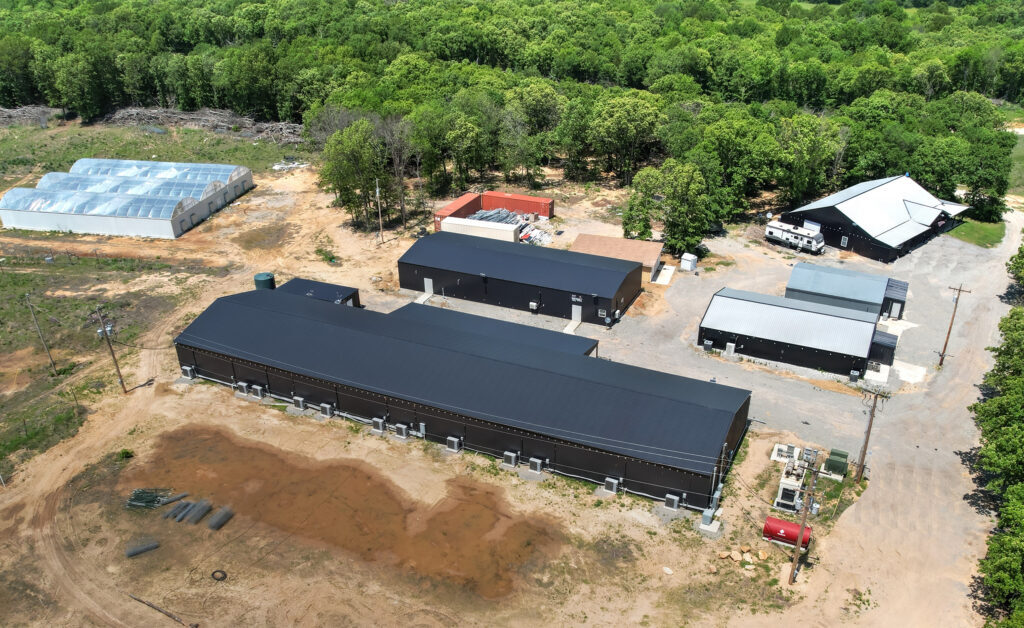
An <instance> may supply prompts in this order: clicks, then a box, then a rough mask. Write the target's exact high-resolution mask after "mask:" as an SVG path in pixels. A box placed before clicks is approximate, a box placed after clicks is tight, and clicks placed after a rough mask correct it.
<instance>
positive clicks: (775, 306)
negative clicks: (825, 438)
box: [698, 288, 896, 374]
mask: <svg viewBox="0 0 1024 628" xmlns="http://www.w3.org/2000/svg"><path fill="white" fill-rule="evenodd" d="M877 322H878V315H877V314H872V313H871V312H863V311H858V310H852V309H849V308H842V307H835V306H832V305H823V304H820V303H812V302H809V301H800V300H797V299H786V298H783V297H775V296H769V295H764V294H757V293H754V292H747V291H745V290H732V289H730V288H723V289H721V290H719V291H718V292H717V293H715V296H713V297H712V298H711V303H710V304H709V305H708V309H707V310H706V311H705V312H704V318H703V319H702V320H701V322H700V332H699V334H698V342H699V343H700V344H701V345H704V346H705V347H713V348H715V349H727V347H728V345H729V344H730V343H731V344H733V345H735V351H736V353H742V354H745V355H749V356H752V357H756V358H761V359H764V360H774V361H777V362H786V363H788V364H795V365H797V366H805V367H809V368H816V369H821V370H823V371H829V372H832V373H842V374H848V373H850V372H851V371H857V372H859V373H862V374H863V373H864V372H865V370H866V369H867V368H868V362H877V363H879V364H888V365H891V364H892V361H893V357H894V355H895V351H896V336H893V335H892V334H888V333H886V332H883V331H879V330H878V329H876V327H875V324H876V323H877Z"/></svg>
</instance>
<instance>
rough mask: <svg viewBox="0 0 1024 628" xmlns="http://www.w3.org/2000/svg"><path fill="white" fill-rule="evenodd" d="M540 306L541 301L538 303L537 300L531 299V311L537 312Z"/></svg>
mask: <svg viewBox="0 0 1024 628" xmlns="http://www.w3.org/2000/svg"><path fill="white" fill-rule="evenodd" d="M539 308H540V303H537V302H536V301H530V311H531V312H536V311H537V310H538V309H539Z"/></svg>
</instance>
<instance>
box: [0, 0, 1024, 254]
mask: <svg viewBox="0 0 1024 628" xmlns="http://www.w3.org/2000/svg"><path fill="white" fill-rule="evenodd" d="M905 4H906V6H902V5H901V4H900V3H898V2H895V1H893V0H850V1H847V2H843V3H841V4H839V5H837V6H833V5H831V4H816V5H814V6H810V7H808V6H806V5H803V4H798V3H793V2H787V1H785V0H757V2H756V3H754V4H751V3H749V2H741V1H740V0H682V1H673V2H660V3H646V2H639V1H638V0H601V1H600V2H596V3H590V4H585V3H577V2H571V1H569V0H535V1H534V2H530V3H521V2H513V1H512V0H496V1H495V2H489V3H479V2H474V1H473V0H445V1H443V2H435V1H433V0H409V1H407V2H401V3H394V2H390V1H386V0H364V1H361V2H340V3H329V2H326V1H325V0H268V1H267V2H262V3H253V2H241V1H240V0H214V1H211V2H204V3H202V5H201V6H200V5H197V4H196V3H194V2H188V1H186V0H146V1H145V2H143V1H142V0H128V1H126V2H119V3H116V6H112V5H111V3H109V2H105V1H102V0H64V1H63V2H61V3H58V4H52V5H51V4H39V3H35V2H29V1H28V0H15V1H14V2H13V3H9V6H10V7H11V8H8V9H5V10H3V11H0V28H2V30H0V33H3V35H2V36H0V106H16V105H22V104H30V103H46V104H50V105H52V106H56V107H63V108H66V109H67V110H69V111H73V112H74V113H77V114H78V115H80V116H82V117H83V118H84V119H86V120H90V119H94V118H97V117H99V116H102V115H103V114H104V113H106V112H108V111H111V110H112V109H114V108H117V107H121V106H126V105H161V106H169V107H177V108H180V109H184V110H192V109H197V108H200V107H221V108H228V109H232V110H234V111H236V112H238V113H241V114H246V115H252V116H255V117H257V118H261V119H269V120H292V121H300V120H301V121H302V122H303V123H304V125H305V128H306V130H307V133H308V134H309V136H310V138H311V140H312V141H313V142H314V143H315V144H316V145H317V146H320V147H323V148H324V149H325V150H327V155H326V157H327V160H326V162H325V163H326V164H327V166H328V168H327V172H326V176H325V177H324V183H325V185H327V186H328V187H329V188H330V189H332V190H334V191H335V193H336V194H337V195H338V199H339V202H340V203H342V204H344V205H345V206H346V207H347V208H349V210H350V211H352V212H353V215H354V217H356V218H359V217H361V220H360V222H365V221H366V217H367V215H368V214H369V213H370V212H369V210H370V207H369V205H368V204H367V203H368V198H369V197H368V196H367V194H368V190H366V189H365V188H366V185H367V183H368V182H369V181H371V180H372V181H373V182H374V186H373V188H371V189H370V190H369V191H372V192H373V193H374V196H375V195H376V188H377V184H378V183H379V184H380V186H381V190H382V192H381V194H382V205H383V207H384V209H385V210H386V211H387V212H388V213H389V214H392V213H393V214H394V215H395V216H398V215H400V214H402V215H404V213H405V211H406V209H407V204H408V199H407V194H408V192H407V190H406V186H405V185H404V179H405V178H406V177H409V176H413V177H416V179H417V181H423V182H424V183H425V189H424V190H423V192H424V193H425V194H432V195H440V194H445V193H449V192H452V191H459V190H463V189H466V187H467V186H468V185H470V184H471V183H473V182H479V181H482V180H487V179H488V177H489V176H490V173H493V172H496V171H497V172H499V173H500V174H502V175H503V176H504V177H505V178H506V179H507V180H509V181H518V182H521V183H523V184H525V185H533V184H534V183H535V182H536V181H537V180H538V179H540V176H539V175H540V168H541V167H543V166H547V165H555V166H558V167H561V168H562V169H563V171H564V173H565V176H566V178H567V179H570V180H577V181H585V180H590V179H596V178H599V177H607V176H612V177H615V178H617V179H619V180H620V181H621V182H622V183H623V184H627V185H628V184H631V183H632V182H633V178H634V176H635V175H636V174H637V172H638V171H640V170H641V169H642V168H644V167H645V166H652V167H657V168H656V169H658V170H659V172H660V170H661V169H665V170H666V173H665V174H664V176H660V182H659V181H656V180H655V179H659V177H655V176H654V175H653V174H651V173H648V175H649V176H648V175H645V176H644V177H641V183H642V184H643V187H644V189H646V190H647V192H649V193H650V194H654V195H655V196H657V197H658V198H661V197H662V196H664V195H663V193H662V192H663V190H662V189H661V187H662V186H663V184H667V183H666V182H667V181H670V180H673V178H674V176H675V175H678V174H681V173H684V172H685V173H687V178H686V180H687V181H688V182H689V185H690V187H693V188H694V191H695V193H696V191H697V190H698V189H699V190H700V193H699V194H696V196H686V197H685V201H686V202H683V201H682V200H677V201H675V202H674V205H673V207H675V208H676V210H674V212H669V213H674V214H678V212H679V211H682V210H681V209H679V208H689V207H696V208H698V210H696V211H697V213H698V214H699V215H696V216H688V217H684V216H682V215H677V216H676V218H674V219H673V220H676V219H678V220H676V224H680V225H682V224H687V225H691V226H696V225H700V224H705V223H707V224H711V223H714V222H717V221H728V220H732V219H735V217H736V216H737V215H738V214H740V213H742V212H744V211H746V210H747V208H748V199H750V198H752V197H755V196H757V195H759V194H761V193H762V192H763V191H765V190H768V191H773V192H775V191H777V192H778V194H779V198H780V199H781V200H782V201H783V202H784V203H786V204H789V205H796V204H799V203H801V202H803V201H806V200H807V199H810V198H813V197H815V196H818V195H821V194H822V193H824V192H830V191H832V190H834V189H837V188H838V187H842V186H845V185H849V184H851V183H856V182H858V181H861V180H864V179H869V178H875V177H883V176H889V175H892V174H895V173H903V172H907V171H909V172H910V174H911V176H913V177H914V178H915V179H917V180H919V181H921V182H922V183H923V184H924V185H925V187H927V188H928V189H929V190H931V191H932V192H934V193H936V194H937V195H939V196H943V197H946V198H949V197H952V196H953V193H954V191H955V190H956V189H957V188H959V187H963V188H965V189H966V190H967V199H968V202H970V203H971V204H972V205H974V206H975V208H976V215H978V216H981V217H986V218H989V219H993V218H996V217H998V215H999V214H1000V212H1001V211H1002V209H1003V207H1002V202H1001V197H1002V195H1003V194H1004V193H1005V190H1006V185H1007V176H1008V172H1009V167H1010V157H1009V153H1010V150H1011V148H1012V145H1013V137H1012V136H1011V135H1010V134H1008V133H1004V132H1002V131H1001V130H1000V129H1001V126H1002V121H1001V119H1000V116H999V113H998V111H997V109H996V108H995V107H994V106H993V105H992V104H991V102H990V99H992V98H1003V99H1006V100H1010V101H1016V102H1019V101H1021V100H1022V98H1024V42H1022V41H1021V38H1020V37H1019V34H1020V33H1021V31H1022V28H1024V10H1022V9H1021V6H1020V4H1019V2H1014V1H1012V0H984V1H982V2H976V3H962V2H961V3H954V4H965V6H959V7H953V6H950V5H949V4H946V3H944V2H933V3H931V4H929V5H928V6H919V5H920V2H918V1H917V0H914V1H908V2H906V3H905ZM360 120H363V121H365V123H364V122H360V123H359V124H358V128H354V129H353V130H351V131H350V130H349V126H350V125H353V124H356V123H357V122H359V121H360ZM334 133H339V134H340V135H339V136H338V137H337V138H334V139H333V140H332V136H333V135H334ZM346 134H347V135H346ZM360 140H367V141H370V144H369V145H367V146H362V145H359V146H358V148H359V150H355V149H356V148H357V146H356V145H357V144H358V143H359V142H360ZM350 153H354V154H350ZM338 159H341V161H340V162H339V161H338ZM668 160H673V162H672V163H669V161H668ZM662 162H664V165H661V166H658V165H659V164H662ZM691 172H692V173H693V174H695V175H696V174H699V177H696V176H690V173H691ZM371 173H372V174H373V176H372V177H371V176H370V174H371ZM677 198H678V199H683V198H684V197H678V196H677ZM644 206H647V207H648V210H650V211H654V210H658V211H656V212H655V213H656V214H665V211H663V210H665V206H664V205H662V204H660V203H659V204H657V205H651V204H650V203H647V204H646V205H645V204H644V203H640V202H638V203H634V204H633V207H634V209H638V211H639V208H642V207H644ZM642 214H643V211H640V222H641V226H642V222H643V216H642ZM666 215H667V214H666ZM636 216H637V214H636V212H634V215H633V217H634V218H635V217H636ZM659 217H660V216H654V219H659ZM684 218H685V219H684ZM688 239H692V238H691V237H689V236H687V237H683V238H682V239H681V240H680V241H679V246H683V245H684V242H683V241H684V240H688ZM673 248H676V249H677V250H678V247H675V246H674V247H673Z"/></svg>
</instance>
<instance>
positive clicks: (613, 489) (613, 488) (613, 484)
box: [604, 478, 619, 493]
mask: <svg viewBox="0 0 1024 628" xmlns="http://www.w3.org/2000/svg"><path fill="white" fill-rule="evenodd" d="M604 490H606V491H608V492H609V493H618V492H619V481H618V480H616V479H615V478H605V479H604Z"/></svg>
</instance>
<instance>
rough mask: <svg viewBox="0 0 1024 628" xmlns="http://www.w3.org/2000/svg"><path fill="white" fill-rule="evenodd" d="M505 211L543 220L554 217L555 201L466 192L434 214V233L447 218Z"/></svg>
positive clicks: (531, 197) (521, 195)
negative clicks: (482, 212)
mask: <svg viewBox="0 0 1024 628" xmlns="http://www.w3.org/2000/svg"><path fill="white" fill-rule="evenodd" d="M492 209H507V210H509V211H510V212H515V213H517V214H537V215H538V216H544V217H545V218H552V217H553V216H554V215H555V199H553V198H544V197H542V196H527V195H525V194H507V193H505V192H484V193H483V194H475V193H473V192H468V193H466V194H463V195H462V196H460V197H459V198H457V199H455V200H454V201H452V202H451V203H448V204H447V205H445V206H444V207H443V208H441V209H440V210H438V211H437V212H435V213H434V231H440V230H441V221H442V220H444V219H445V218H447V217H449V216H455V217H456V218H465V217H466V216H469V215H471V214H475V213H476V212H478V211H481V210H487V211H489V210H492Z"/></svg>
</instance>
